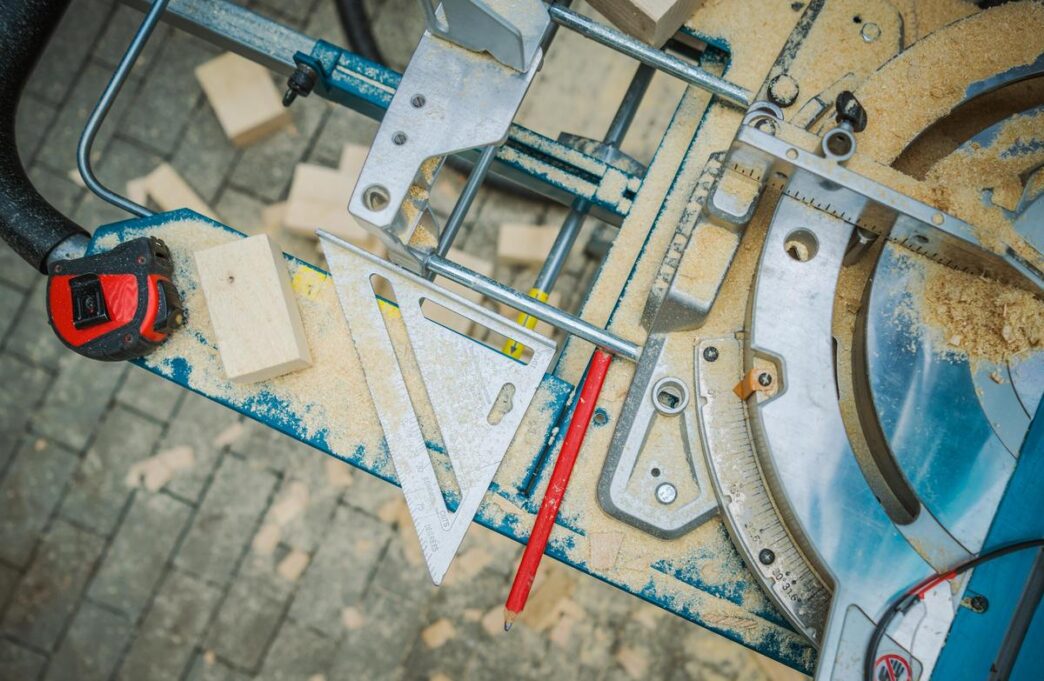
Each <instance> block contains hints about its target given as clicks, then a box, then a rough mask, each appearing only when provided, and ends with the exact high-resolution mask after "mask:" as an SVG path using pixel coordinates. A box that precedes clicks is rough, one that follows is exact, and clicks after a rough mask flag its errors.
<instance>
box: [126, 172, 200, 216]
mask: <svg viewBox="0 0 1044 681" xmlns="http://www.w3.org/2000/svg"><path fill="white" fill-rule="evenodd" d="M127 191H128V193H133V194H134V195H135V196H133V197H131V198H133V199H134V200H137V199H138V198H141V197H142V196H144V197H145V198H146V199H151V200H152V202H153V203H154V204H156V206H157V207H158V208H159V209H160V210H161V211H168V210H177V209H179V208H188V209H190V210H194V211H196V212H197V213H199V214H200V215H205V216H207V217H208V218H210V219H212V220H217V221H218V222H220V221H221V219H220V218H219V217H218V216H217V213H215V212H214V210H213V209H212V208H211V207H210V206H208V205H207V204H206V202H205V201H204V200H203V199H202V198H200V196H199V194H197V193H196V191H195V190H194V189H193V188H192V187H190V186H189V184H188V182H186V181H185V178H183V177H182V176H181V175H179V174H178V171H176V170H174V167H173V166H171V165H170V164H169V163H161V164H159V165H158V166H156V169H155V170H153V171H152V172H151V173H149V174H148V175H146V176H145V177H143V178H140V179H139V180H131V181H130V182H128V183H127ZM138 203H143V202H141V201H138Z"/></svg>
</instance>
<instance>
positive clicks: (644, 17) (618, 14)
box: [589, 0, 702, 47]
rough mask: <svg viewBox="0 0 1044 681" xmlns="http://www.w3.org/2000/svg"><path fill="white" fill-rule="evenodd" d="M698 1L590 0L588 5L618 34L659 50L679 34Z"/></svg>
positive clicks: (699, 0)
mask: <svg viewBox="0 0 1044 681" xmlns="http://www.w3.org/2000/svg"><path fill="white" fill-rule="evenodd" d="M701 1H702V0H589V4H590V5H591V7H594V8H595V9H596V10H598V11H599V12H600V13H601V14H602V15H604V16H605V18H606V19H608V20H609V21H611V22H612V23H613V24H614V25H615V26H616V27H617V28H619V29H620V30H621V31H623V32H625V33H629V34H631V35H633V36H634V37H635V38H638V39H639V40H641V41H643V42H646V43H649V44H650V45H652V46H653V47H660V46H662V45H663V44H664V43H665V42H667V40H668V39H669V38H670V37H671V36H673V35H674V34H675V33H677V32H678V29H679V28H681V26H682V24H684V23H685V22H686V20H688V18H689V17H691V16H692V13H693V12H694V11H696V8H697V7H698V6H699V4H700V2H701Z"/></svg>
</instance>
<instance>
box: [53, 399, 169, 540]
mask: <svg viewBox="0 0 1044 681" xmlns="http://www.w3.org/2000/svg"><path fill="white" fill-rule="evenodd" d="M161 430H162V427H161V426H160V425H158V424H156V423H154V422H152V421H150V420H148V419H145V418H142V417H141V416H138V415H137V414H135V413H133V412H131V411H128V410H127V409H124V408H123V407H120V406H116V407H115V408H113V409H112V410H111V411H109V413H108V414H106V415H105V420H104V421H103V422H102V424H101V427H100V428H99V429H98V432H97V437H96V439H95V440H94V444H93V445H91V448H90V449H88V450H87V454H86V455H85V456H84V458H83V461H82V463H81V464H80V468H79V470H78V471H77V472H76V474H75V475H74V476H73V483H72V486H71V487H70V489H69V492H68V494H67V495H66V497H65V501H64V502H63V503H62V509H61V513H62V515H63V516H65V517H66V518H70V519H73V520H75V521H76V522H77V523H79V524H81V525H85V526H87V527H90V528H92V529H94V530H95V531H97V532H99V533H101V534H109V533H111V532H112V530H113V529H114V528H115V527H116V523H117V521H118V520H119V516H120V513H121V512H122V510H123V507H124V506H125V505H126V503H127V497H128V495H129V494H130V492H131V488H130V487H129V486H128V485H127V472H128V471H129V470H130V467H131V466H132V465H133V464H134V463H135V462H137V461H141V460H142V459H145V458H147V457H148V456H149V454H150V453H151V451H152V448H153V445H154V443H155V442H156V439H157V438H158V437H159V435H160V431H161Z"/></svg>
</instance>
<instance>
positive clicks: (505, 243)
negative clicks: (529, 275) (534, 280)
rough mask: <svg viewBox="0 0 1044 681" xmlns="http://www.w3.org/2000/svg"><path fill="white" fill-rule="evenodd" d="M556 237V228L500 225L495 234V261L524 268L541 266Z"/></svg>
mask: <svg viewBox="0 0 1044 681" xmlns="http://www.w3.org/2000/svg"><path fill="white" fill-rule="evenodd" d="M557 236H558V228H557V227H551V226H542V225H516V224H506V225H501V226H500V232H499V233H498V234H497V261H498V262H500V263H503V264H505V265H523V266H525V267H534V266H539V265H542V264H543V263H544V260H545V259H547V254H548V252H549V251H550V250H551V245H552V244H553V243H555V237H557Z"/></svg>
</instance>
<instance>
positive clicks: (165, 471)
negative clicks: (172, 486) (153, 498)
mask: <svg viewBox="0 0 1044 681" xmlns="http://www.w3.org/2000/svg"><path fill="white" fill-rule="evenodd" d="M195 462H196V457H195V454H194V453H193V450H192V448H191V447H188V446H181V447H174V448H172V449H168V450H166V451H163V452H160V453H159V454H156V455H155V456H151V457H149V458H148V459H145V460H143V461H138V462H137V463H135V464H134V465H132V466H131V467H130V469H129V470H128V471H127V477H126V479H125V482H126V483H127V486H128V487H144V488H145V489H147V490H149V491H150V492H158V491H159V490H161V489H163V486H164V485H166V484H167V483H168V482H170V481H171V479H172V478H173V477H174V475H175V474H176V473H177V472H178V471H182V470H185V469H187V468H191V467H192V466H193V464H195Z"/></svg>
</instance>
